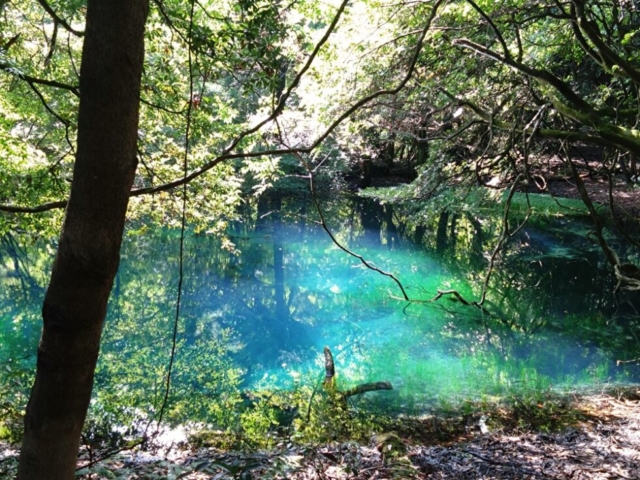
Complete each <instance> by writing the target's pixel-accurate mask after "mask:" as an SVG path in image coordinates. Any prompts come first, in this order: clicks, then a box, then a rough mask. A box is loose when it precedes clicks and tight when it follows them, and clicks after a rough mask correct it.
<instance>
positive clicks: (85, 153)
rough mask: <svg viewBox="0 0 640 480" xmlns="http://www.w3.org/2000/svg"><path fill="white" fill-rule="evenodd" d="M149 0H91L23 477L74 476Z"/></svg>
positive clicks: (123, 202)
mask: <svg viewBox="0 0 640 480" xmlns="http://www.w3.org/2000/svg"><path fill="white" fill-rule="evenodd" d="M147 12H148V0H89V2H88V6H87V22H86V33H85V40H84V46H83V52H82V67H81V71H80V92H81V94H80V111H79V116H78V145H77V153H76V163H75V167H74V174H73V182H72V185H71V195H70V198H69V203H68V207H67V211H66V216H65V220H64V225H63V227H62V234H61V236H60V242H59V247H58V252H57V254H56V258H55V261H54V265H53V271H52V274H51V281H50V283H49V288H48V290H47V294H46V297H45V300H44V305H43V308H42V316H43V320H44V327H43V331H42V338H41V340H40V345H39V347H38V363H37V372H36V380H35V383H34V385H33V389H32V391H31V397H30V399H29V404H28V406H27V413H26V417H25V434H24V440H23V443H22V451H21V454H20V467H19V473H18V478H19V479H21V480H27V479H29V480H31V479H33V480H42V479H45V478H46V479H48V480H57V479H72V478H74V476H75V469H76V461H77V453H78V448H79V444H80V435H81V431H82V427H83V424H84V420H85V416H86V412H87V408H88V406H89V400H90V398H91V389H92V385H93V375H94V370H95V366H96V361H97V359H98V352H99V347H100V336H101V333H102V325H103V322H104V317H105V314H106V308H107V301H108V298H109V294H110V292H111V288H112V285H113V279H114V276H115V274H116V271H117V269H118V264H119V261H120V255H119V252H120V244H121V241H122V231H123V228H124V220H125V214H126V209H127V203H128V199H129V192H130V190H131V185H132V183H133V178H134V175H135V170H136V165H137V160H136V142H137V134H138V104H139V95H140V78H141V72H142V63H143V58H144V24H145V21H146V17H147Z"/></svg>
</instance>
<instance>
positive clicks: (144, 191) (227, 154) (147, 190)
mask: <svg viewBox="0 0 640 480" xmlns="http://www.w3.org/2000/svg"><path fill="white" fill-rule="evenodd" d="M444 1H445V0H437V1H436V3H435V4H434V6H433V8H432V10H431V13H430V15H429V18H428V19H427V22H426V24H425V26H424V28H423V30H422V33H421V35H420V37H419V39H418V42H417V44H416V47H415V51H414V53H413V56H412V57H411V60H410V63H409V67H408V70H407V73H406V75H405V76H404V78H403V79H402V80H401V81H400V82H399V83H398V85H396V87H394V88H392V89H381V90H378V91H376V92H374V93H372V94H370V95H367V96H365V97H363V98H362V99H360V100H359V101H357V102H356V103H354V104H353V105H352V106H351V107H349V108H348V109H347V110H346V111H345V112H344V113H342V115H340V116H339V117H338V118H336V119H335V120H334V121H333V123H332V124H331V125H329V127H327V129H326V130H325V131H324V133H322V135H320V136H319V137H317V138H316V140H315V141H314V142H313V143H311V144H310V145H308V146H306V147H296V148H286V149H275V150H274V149H272V150H264V151H256V152H248V153H232V151H233V149H234V148H235V147H237V146H238V144H239V143H240V142H241V141H242V139H244V138H246V137H247V136H248V135H250V134H252V133H255V132H256V131H258V130H259V129H260V128H262V127H263V126H264V125H266V124H267V123H268V122H270V121H272V120H274V119H275V118H276V117H277V116H278V115H279V113H280V112H281V109H282V108H284V101H285V100H286V98H285V96H288V95H290V94H291V92H292V90H293V87H294V84H295V85H297V83H299V81H300V79H301V77H302V74H303V73H304V72H306V71H307V70H308V69H309V67H310V65H311V61H312V60H313V58H315V55H317V52H318V51H319V46H321V44H322V43H324V42H326V40H327V39H328V36H327V35H326V34H325V36H324V37H323V38H322V39H321V40H320V42H318V45H316V48H315V49H314V51H313V53H312V56H310V57H309V59H308V61H307V64H305V67H303V69H302V70H301V71H300V72H299V73H298V74H297V75H296V79H294V82H292V84H291V85H290V86H289V88H288V89H287V91H286V92H285V93H284V94H283V96H282V97H281V99H280V101H279V102H278V105H277V106H276V109H275V110H274V112H272V113H271V115H269V116H268V117H267V118H266V119H265V120H263V121H261V122H260V123H258V124H257V125H256V126H254V127H251V128H250V129H248V130H245V131H244V132H242V133H240V134H239V135H238V136H237V137H236V138H235V139H234V140H233V141H232V142H231V143H230V144H229V145H228V146H227V147H225V149H224V150H223V151H222V153H221V154H220V155H219V156H218V157H216V158H214V159H212V160H211V161H209V162H207V163H206V164H204V165H202V166H201V167H200V168H198V169H196V170H194V171H193V172H191V173H190V174H189V175H186V176H184V177H181V178H178V179H176V180H173V181H170V182H167V183H164V184H162V185H157V186H154V187H144V188H138V189H133V190H132V191H131V196H132V197H137V196H140V195H148V194H153V193H158V192H163V191H168V190H171V189H173V188H176V187H179V186H180V185H183V184H185V183H190V182H191V181H193V180H194V179H196V178H198V177H200V176H201V175H203V174H204V173H206V172H208V171H209V170H211V169H212V168H214V167H215V166H216V165H218V164H219V163H221V162H223V161H225V160H230V159H236V158H253V157H260V156H265V155H286V154H293V153H299V154H307V153H311V152H312V151H313V150H315V149H316V148H317V147H318V146H319V145H321V144H322V142H324V141H325V140H326V139H327V137H328V136H329V135H330V134H331V133H332V132H333V131H334V130H335V129H336V128H337V127H338V125H340V124H341V123H342V122H343V121H344V120H345V119H346V118H348V117H349V116H351V114H353V112H355V111H356V110H358V109H359V108H361V107H363V106H364V105H366V104H368V103H369V102H371V101H372V100H374V99H376V98H378V97H380V96H383V95H395V94H396V93H398V92H399V91H400V90H402V89H403V88H404V86H405V85H406V84H407V83H408V82H409V80H410V79H411V77H412V76H413V72H414V71H415V66H416V63H417V61H418V57H419V55H420V52H421V51H422V47H423V45H424V39H425V36H426V34H427V32H428V30H429V28H430V27H431V23H432V22H433V20H434V18H435V16H436V14H437V11H438V8H439V7H440V5H441V4H442V3H443V2H444ZM155 2H156V4H158V5H159V0H155ZM347 2H348V0H345V1H344V2H343V5H342V6H341V7H344V6H346V3H347ZM341 12H342V10H341V11H340V12H339V13H340V14H341ZM334 21H335V22H332V24H331V25H332V27H331V26H330V29H331V28H335V24H336V23H337V20H336V18H334ZM325 37H326V38H325ZM0 68H1V64H0ZM283 99H284V100H283ZM65 205H66V201H60V202H52V203H48V204H44V205H39V206H37V207H19V206H13V205H0V211H5V212H12V213H35V212H43V211H46V210H51V209H55V208H64V207H65Z"/></svg>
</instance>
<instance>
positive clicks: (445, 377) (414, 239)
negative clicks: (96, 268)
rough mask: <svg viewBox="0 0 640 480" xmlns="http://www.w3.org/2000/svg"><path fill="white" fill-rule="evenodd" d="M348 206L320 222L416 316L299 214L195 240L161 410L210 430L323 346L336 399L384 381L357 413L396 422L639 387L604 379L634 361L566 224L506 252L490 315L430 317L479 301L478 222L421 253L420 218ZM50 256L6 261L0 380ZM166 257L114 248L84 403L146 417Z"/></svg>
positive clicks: (173, 236)
mask: <svg viewBox="0 0 640 480" xmlns="http://www.w3.org/2000/svg"><path fill="white" fill-rule="evenodd" d="M349 208H352V207H349V204H346V206H344V207H342V211H340V209H338V210H337V212H334V214H333V215H329V224H330V227H331V228H332V230H333V232H334V234H335V236H336V238H337V239H338V241H339V242H341V243H342V244H343V245H344V246H346V247H348V248H349V249H352V250H353V251H354V252H356V253H357V254H359V255H362V256H363V257H364V258H366V259H367V260H368V261H370V262H371V263H372V264H374V265H375V266H376V267H378V268H380V269H382V270H384V271H387V272H389V273H391V274H393V275H394V276H396V277H397V278H398V280H399V281H400V282H401V283H402V284H403V286H404V287H405V289H406V291H407V293H408V295H409V297H410V298H411V299H412V300H414V301H413V302H407V301H405V300H404V299H403V298H402V293H401V291H400V289H399V287H398V286H397V285H396V283H394V282H393V281H392V280H391V279H389V278H388V277H385V276H382V275H380V274H378V273H376V272H374V271H372V270H370V269H368V268H366V267H365V266H364V265H363V264H362V262H361V261H360V260H358V259H356V258H354V257H352V256H349V255H347V254H346V253H345V252H343V251H342V250H341V249H339V248H338V247H337V246H336V245H335V244H334V243H333V242H332V241H331V239H330V238H329V236H328V235H327V234H326V233H325V232H324V231H323V230H322V228H321V227H320V226H319V225H318V224H317V223H316V222H315V221H314V219H313V218H312V216H311V215H306V214H305V215H294V216H291V217H289V218H285V219H283V220H282V221H280V220H278V219H277V218H276V217H275V216H272V217H273V218H272V217H267V218H265V219H262V220H259V221H256V220H255V218H254V220H253V222H250V221H246V222H244V223H239V224H237V225H235V227H234V228H233V229H231V230H230V231H229V240H230V241H231V242H233V243H234V248H235V250H236V253H230V251H229V249H228V248H227V249H225V248H222V247H221V242H220V241H219V240H218V239H216V238H214V237H212V236H210V235H206V234H194V233H193V232H191V233H189V234H188V235H187V238H186V243H185V246H186V249H185V274H184V282H183V288H184V289H183V297H182V304H181V311H180V317H179V319H178V331H179V336H178V338H179V343H178V350H177V352H178V354H177V357H176V369H175V372H174V377H173V388H174V395H175V398H176V399H177V398H188V399H189V402H191V403H189V407H185V408H189V409H193V410H197V412H195V413H190V414H189V415H190V416H191V417H196V418H198V416H200V417H202V416H204V417H206V416H207V415H217V413H215V412H214V411H213V410H214V409H215V408H214V406H212V405H213V404H212V403H210V402H213V401H214V400H215V399H219V398H223V397H224V396H225V395H230V393H229V391H228V389H226V387H224V384H225V382H229V383H232V384H234V385H236V386H237V388H239V389H242V390H259V389H273V388H295V386H296V385H300V384H313V383H315V382H317V381H318V380H319V379H320V378H322V376H323V375H324V357H323V353H322V352H323V348H324V347H325V346H328V347H329V348H330V349H331V350H332V352H333V354H334V358H335V362H336V371H337V374H338V381H339V384H340V385H341V386H343V387H350V386H354V385H357V384H359V383H363V382H372V381H388V382H390V383H391V384H392V385H393V388H394V389H393V390H392V391H384V392H372V393H368V394H367V397H369V399H370V400H371V401H372V402H374V403H375V402H378V403H379V404H380V405H385V406H387V407H389V408H393V409H396V410H397V411H407V410H409V411H412V412H420V411H421V410H422V409H424V408H427V406H428V404H429V403H430V402H433V401H442V400H443V399H446V400H447V401H450V400H454V399H460V400H462V399H465V398H470V397H472V398H480V397H486V396H504V395H509V394H511V393H515V392H518V391H523V390H537V391H540V390H545V389H549V388H558V389H560V388H563V389H573V388H585V387H588V386H594V385H603V384H605V383H608V382H628V381H637V380H638V372H637V371H636V370H635V367H634V366H633V365H630V366H626V367H621V366H617V365H616V360H618V359H628V358H635V357H637V356H639V355H638V353H640V352H638V347H637V342H636V341H635V340H634V338H637V337H635V335H637V333H638V332H637V329H638V328H637V325H636V324H635V322H631V321H628V319H627V317H625V316H624V315H621V313H620V311H618V310H616V307H615V301H614V299H613V297H612V294H611V288H612V285H611V282H612V279H610V278H609V279H608V278H607V277H606V275H604V274H603V273H602V271H601V267H600V266H599V265H600V263H599V262H601V260H600V257H601V255H600V254H599V252H597V250H596V249H593V248H592V246H590V245H589V244H587V243H581V242H582V240H580V238H582V237H578V236H575V237H573V236H572V235H571V233H570V229H568V228H566V225H564V226H561V228H558V229H549V228H548V226H547V227H546V229H545V230H540V229H536V228H535V227H531V228H529V230H525V231H523V233H522V234H521V235H520V236H519V237H518V238H516V239H514V240H513V242H511V243H510V244H509V245H507V253H505V255H503V256H501V257H500V261H499V262H498V264H497V265H496V271H495V272H494V275H493V277H492V282H491V284H490V286H491V289H490V292H489V294H488V296H487V302H486V304H485V307H486V308H487V310H488V311H489V312H490V313H491V315H488V314H485V313H483V312H482V311H481V310H480V309H478V308H476V307H473V306H467V305H463V304H461V303H460V302H457V301H455V300H454V298H453V297H451V296H444V297H442V298H441V299H440V300H438V301H435V302H432V301H430V300H431V299H433V298H434V297H435V296H436V294H437V291H438V290H449V289H456V290H457V291H459V292H460V294H462V295H463V296H464V297H465V298H467V299H469V300H477V299H479V297H480V293H481V287H482V283H483V280H484V272H485V271H486V266H487V262H488V260H487V252H490V251H491V248H492V245H493V243H492V241H493V240H494V239H495V235H496V229H495V228H491V227H490V223H489V222H488V221H487V222H485V225H487V228H486V231H485V232H483V236H482V238H481V239H480V238H478V237H479V234H478V233H477V232H475V233H474V231H473V228H472V226H471V224H470V223H468V222H466V223H465V221H464V219H458V221H457V223H456V224H455V225H449V226H448V227H447V231H448V234H447V235H448V241H447V242H443V241H442V237H441V238H440V240H439V241H438V242H436V239H435V237H436V223H437V222H436V221H435V220H434V222H432V227H428V228H427V231H426V233H425V234H424V235H420V236H417V235H415V232H414V230H412V229H411V228H409V226H407V225H401V224H400V222H398V221H397V220H396V222H395V223H394V222H393V221H392V220H390V218H391V217H389V216H388V215H386V214H382V213H380V211H378V219H377V222H376V221H372V220H371V218H366V216H365V215H363V214H361V213H360V214H359V213H358V211H356V210H349ZM345 212H346V213H345ZM372 215H374V214H372ZM374 216H375V215H374ZM450 221H451V219H450ZM396 224H397V225H396ZM374 227H375V228H374ZM399 227H402V228H399ZM454 227H455V229H456V231H455V232H453V230H454ZM400 230H402V231H403V234H400V233H399V231H400ZM563 232H565V233H563ZM474 235H475V236H474ZM474 239H475V241H474ZM478 248H480V251H478ZM474 249H475V250H474ZM50 252H51V247H50V246H40V247H38V248H36V247H31V249H30V250H25V252H24V265H25V266H28V268H26V267H25V268H23V272H22V273H23V277H28V278H29V281H26V282H25V280H24V278H22V279H20V278H19V275H17V274H15V269H14V266H15V264H14V262H13V261H12V260H11V257H10V256H7V255H5V256H4V257H3V259H4V277H3V285H4V286H5V288H4V292H5V296H3V298H2V322H3V323H2V329H1V330H0V332H1V336H2V347H0V356H1V357H2V358H0V361H1V360H2V359H5V362H6V361H7V359H13V360H12V361H13V363H12V365H14V366H15V364H16V361H17V360H16V359H19V358H25V360H24V362H23V363H24V365H26V367H25V368H27V369H29V368H32V365H33V357H32V353H33V352H34V350H35V346H36V344H37V337H38V331H39V323H38V322H39V316H38V311H39V305H40V303H39V302H41V298H42V293H43V291H44V290H43V287H44V285H45V284H46V277H47V274H46V271H47V267H46V265H47V260H46V259H47V258H50ZM177 252H178V232H175V231H172V232H168V231H166V230H163V229H161V228H157V229H155V230H154V229H153V228H151V229H148V230H147V231H146V233H145V234H144V235H139V234H137V233H136V231H135V229H134V228H132V229H131V230H130V233H129V234H128V235H127V237H126V238H125V242H124V247H123V257H122V263H121V268H120V271H119V274H118V276H117V278H116V282H115V285H114V294H113V298H112V301H111V303H110V308H109V315H108V319H107V322H106V325H105V330H104V340H103V348H102V354H101V358H100V363H99V368H98V372H97V377H96V392H97V393H96V398H97V399H102V401H105V402H107V401H108V400H109V399H111V400H114V401H119V402H121V403H122V402H124V403H126V402H129V403H130V404H131V405H133V406H136V408H148V406H149V405H151V406H155V407H157V405H158V403H159V401H160V400H159V399H160V398H161V396H162V385H163V381H164V380H163V379H164V378H165V377H164V376H165V374H166V365H167V364H168V360H169V353H170V351H171V342H170V339H171V332H172V330H173V325H174V321H175V308H176V304H175V302H176V288H177V281H178V279H177V272H178V254H177ZM27 270H28V272H26V271H27ZM12 271H13V272H14V274H11V272H12ZM25 272H26V273H25ZM27 273H28V275H27ZM30 362H31V363H30ZM212 399H213V400H212ZM207 402H209V403H207ZM145 403H146V405H147V406H145ZM212 412H213V413H212Z"/></svg>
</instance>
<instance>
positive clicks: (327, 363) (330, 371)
mask: <svg viewBox="0 0 640 480" xmlns="http://www.w3.org/2000/svg"><path fill="white" fill-rule="evenodd" d="M324 369H325V376H324V382H322V384H323V386H324V389H325V390H327V391H328V392H330V393H332V394H336V395H338V396H339V397H340V398H341V399H342V400H345V399H347V398H349V397H353V396H354V395H361V394H363V393H367V392H374V391H377V390H393V386H392V385H391V383H389V382H372V383H363V384H361V385H357V386H355V387H353V388H350V389H349V390H345V391H344V392H341V391H339V390H337V389H336V385H335V380H336V366H335V363H334V362H333V355H332V354H331V350H329V347H324Z"/></svg>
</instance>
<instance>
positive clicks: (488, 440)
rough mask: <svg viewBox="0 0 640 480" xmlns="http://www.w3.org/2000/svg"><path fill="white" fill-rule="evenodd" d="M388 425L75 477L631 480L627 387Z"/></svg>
mask: <svg viewBox="0 0 640 480" xmlns="http://www.w3.org/2000/svg"><path fill="white" fill-rule="evenodd" d="M536 409H537V410H539V411H536ZM397 427H398V428H397V429H396V431H394V432H393V433H388V434H382V435H376V436H374V437H373V438H372V439H371V441H370V442H363V443H356V442H341V443H340V442H334V443H328V444H324V445H314V446H300V445H293V444H288V443H286V441H283V442H282V443H281V444H279V445H277V446H276V447H274V448H273V449H270V450H268V451H258V452H230V451H221V450H218V449H215V448H199V449H193V448H192V449H189V448H187V447H186V446H185V445H171V446H169V447H167V446H166V445H165V446H164V447H157V448H156V449H155V450H147V451H141V450H135V451H126V452H121V453H119V454H117V455H113V456H111V457H109V458H107V459H106V460H103V461H102V462H100V463H98V464H96V465H94V466H93V467H92V468H90V469H84V470H81V471H79V472H78V476H77V478H82V479H91V480H99V479H100V480H102V479H113V478H117V479H176V480H177V479H185V480H201V479H217V480H226V479H241V480H248V479H292V480H296V479H297V480H311V479H318V480H338V479H340V480H343V479H344V480H347V479H350V480H363V479H469V480H471V479H473V480H476V479H513V480H516V479H518V480H522V479H557V480H565V479H566V480H569V479H571V480H578V479H585V480H586V479H590V480H599V479H640V469H639V468H638V465H640V389H638V388H637V387H634V388H627V389H625V390H621V391H618V393H611V392H609V393H601V394H595V395H586V396H575V395H574V396H570V397H565V399H564V400H562V401H557V400H556V401H553V402H551V403H550V402H541V403H536V402H532V403H528V404H522V403H521V404H520V405H519V406H517V407H514V408H513V409H511V410H501V409H499V408H498V409H489V410H487V413H486V414H482V415H481V414H480V413H479V412H476V413H474V414H470V415H467V416H465V417H454V416H452V417H446V418H445V417H437V416H433V417H424V418H414V419H405V420H404V421H401V422H399V423H398V425H397ZM95 453H98V452H94V454H95ZM17 455H18V452H17V451H16V450H15V449H12V448H11V447H9V446H7V445H4V446H3V445H2V444H0V478H13V476H14V473H15V469H16V467H17ZM87 460H88V459H87V458H81V459H80V464H81V465H82V464H83V463H85V462H86V461H87Z"/></svg>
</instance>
